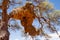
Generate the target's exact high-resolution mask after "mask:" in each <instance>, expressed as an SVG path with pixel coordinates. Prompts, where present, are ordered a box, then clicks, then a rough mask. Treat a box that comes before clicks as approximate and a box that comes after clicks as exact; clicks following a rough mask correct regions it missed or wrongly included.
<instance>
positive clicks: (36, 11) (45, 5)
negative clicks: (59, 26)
mask: <svg viewBox="0 0 60 40" xmlns="http://www.w3.org/2000/svg"><path fill="white" fill-rule="evenodd" d="M27 1H28V3H26V4H25V6H22V7H17V8H14V9H13V10H12V12H10V14H8V13H7V9H8V8H9V7H10V6H11V5H12V6H14V5H15V4H21V1H19V2H15V0H3V1H2V5H1V6H0V9H2V20H1V22H0V23H2V22H3V23H2V24H3V25H2V26H1V27H0V31H1V32H0V36H1V37H0V40H9V31H8V26H10V25H8V22H9V19H10V18H14V19H17V20H21V24H22V25H23V27H24V31H25V33H29V35H30V36H32V37H34V36H36V35H44V36H47V37H50V36H49V35H48V34H46V33H44V29H43V27H44V24H47V28H49V29H50V30H51V31H52V32H56V33H57V34H58V32H57V30H56V28H55V27H54V26H53V25H52V24H51V21H52V18H54V19H55V16H54V17H53V15H55V13H58V11H54V8H53V6H52V5H51V4H50V3H49V2H47V1H46V0H42V1H41V0H33V1H32V0H27ZM30 1H32V2H36V3H37V5H34V4H33V3H30ZM45 13H46V16H44V14H45ZM49 13H52V14H53V15H52V14H49ZM58 15H59V16H58ZM58 15H57V16H56V18H57V17H60V13H58ZM35 18H37V19H38V21H39V23H40V24H41V27H40V28H39V29H38V30H37V31H36V28H35V27H33V26H32V23H33V20H34V19H35ZM41 19H43V21H42V20H41ZM15 27H16V28H17V25H16V24H15ZM33 32H34V33H33ZM2 33H3V34H4V33H5V34H4V35H3V34H2ZM1 34H2V35H1Z"/></svg>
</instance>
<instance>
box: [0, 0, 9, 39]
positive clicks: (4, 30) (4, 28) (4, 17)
mask: <svg viewBox="0 0 60 40" xmlns="http://www.w3.org/2000/svg"><path fill="white" fill-rule="evenodd" d="M8 2H9V0H3V2H2V21H3V22H4V23H3V26H2V27H1V29H0V31H1V34H2V35H4V36H2V37H1V38H0V40H9V31H8V26H7V25H8V15H7V5H8Z"/></svg>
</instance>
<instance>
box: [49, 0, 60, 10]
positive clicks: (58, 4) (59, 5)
mask: <svg viewBox="0 0 60 40" xmlns="http://www.w3.org/2000/svg"><path fill="white" fill-rule="evenodd" d="M49 1H50V2H51V3H53V5H54V7H55V9H57V10H60V0H49Z"/></svg>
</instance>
